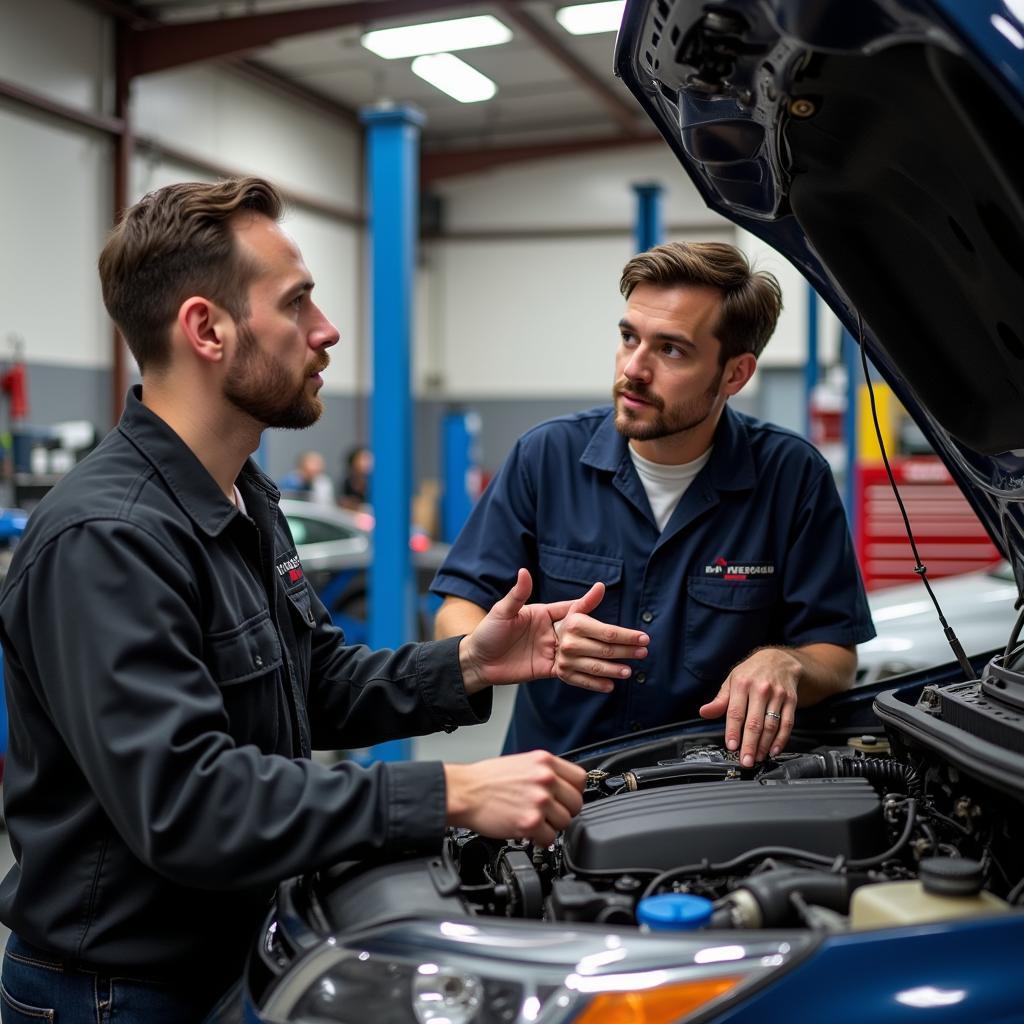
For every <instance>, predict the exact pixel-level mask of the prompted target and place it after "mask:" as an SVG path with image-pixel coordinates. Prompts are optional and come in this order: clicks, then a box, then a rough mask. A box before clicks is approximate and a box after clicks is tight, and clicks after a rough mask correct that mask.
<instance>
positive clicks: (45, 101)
mask: <svg viewBox="0 0 1024 1024" xmlns="http://www.w3.org/2000/svg"><path fill="white" fill-rule="evenodd" d="M0 98H2V99H5V100H11V101H12V102H14V103H17V104H19V105H20V106H23V107H28V108H29V109H31V110H38V111H42V112H43V113H44V114H49V115H50V116H52V117H56V118H58V119H59V120H61V121H66V122H67V123H69V124H74V125H79V126H81V127H85V128H95V129H96V131H99V132H104V133H105V134H107V135H113V136H114V137H117V136H118V135H120V134H121V133H122V132H123V131H124V121H122V120H121V118H119V117H107V116H106V115H105V114H94V113H92V112H91V111H88V110H82V109H80V108H78V107H72V106H69V105H68V104H66V103H61V102H59V101H58V100H52V99H50V98H49V97H48V96H43V95H42V94H41V93H37V92H32V91H31V90H29V89H25V88H23V87H22V86H20V85H17V84H16V83H14V82H8V81H7V80H6V79H0Z"/></svg>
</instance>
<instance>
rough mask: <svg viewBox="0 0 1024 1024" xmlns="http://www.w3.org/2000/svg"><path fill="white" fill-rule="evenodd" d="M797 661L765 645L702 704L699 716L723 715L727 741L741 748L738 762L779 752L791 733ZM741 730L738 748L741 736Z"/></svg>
mask: <svg viewBox="0 0 1024 1024" xmlns="http://www.w3.org/2000/svg"><path fill="white" fill-rule="evenodd" d="M802 671H803V665H802V664H801V662H800V661H799V660H798V659H797V658H796V657H795V656H794V655H793V654H791V653H790V652H789V651H787V650H785V649H784V648H781V647H765V648H762V649H761V650H759V651H755V652H754V653H753V654H752V655H751V656H750V657H749V658H747V659H746V661H741V662H740V663H739V664H738V665H737V666H736V667H735V668H734V669H733V670H732V671H731V672H730V673H729V677H728V678H727V679H726V680H725V682H724V683H722V688H721V689H720V690H719V691H718V696H717V697H715V699H714V700H712V701H710V702H709V703H707V704H705V705H704V706H703V707H702V708H700V716H701V717H702V718H718V717H719V716H720V715H721V714H722V713H723V712H724V713H725V745H726V747H728V748H729V750H735V749H736V748H737V747H740V764H742V765H743V766H744V767H745V768H750V767H752V766H753V765H754V763H755V762H757V761H763V760H764V759H765V758H766V757H767V756H768V754H769V753H771V755H772V757H774V756H775V755H776V754H778V753H779V752H780V751H781V750H782V749H783V748H784V747H785V746H786V742H787V740H788V739H789V734H790V733H791V732H792V731H793V720H794V716H795V713H796V699H797V684H798V683H799V681H800V674H801V672H802ZM741 733H742V746H740V739H741V736H740V734H741Z"/></svg>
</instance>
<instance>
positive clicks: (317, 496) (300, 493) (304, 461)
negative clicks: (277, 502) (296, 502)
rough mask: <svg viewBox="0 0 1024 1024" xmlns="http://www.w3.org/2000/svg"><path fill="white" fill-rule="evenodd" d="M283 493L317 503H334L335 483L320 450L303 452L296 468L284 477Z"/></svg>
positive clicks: (296, 462) (331, 504)
mask: <svg viewBox="0 0 1024 1024" xmlns="http://www.w3.org/2000/svg"><path fill="white" fill-rule="evenodd" d="M278 486H279V487H280V488H281V493H282V494H284V495H286V496H287V497H294V498H301V499H302V500H303V501H311V502H313V504H315V505H328V506H332V507H333V505H334V484H333V483H332V482H331V478H330V477H329V476H328V475H327V473H326V472H325V466H324V457H323V456H322V455H321V454H320V453H319V452H313V451H309V452H302V454H301V455H299V457H298V458H297V459H296V460H295V468H294V469H292V470H291V471H290V472H288V473H286V474H285V475H284V477H282V479H281V482H280V484H279V485H278Z"/></svg>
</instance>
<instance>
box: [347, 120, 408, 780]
mask: <svg viewBox="0 0 1024 1024" xmlns="http://www.w3.org/2000/svg"><path fill="white" fill-rule="evenodd" d="M360 120H361V121H362V122H363V124H364V125H365V126H366V143H365V144H366V180H367V186H368V190H369V207H370V216H369V239H370V268H371V269H370V276H371V303H370V306H371V323H372V335H373V397H372V403H371V404H372V412H371V426H370V443H371V447H372V449H373V511H374V520H375V526H374V531H373V563H372V564H371V566H370V588H369V590H370V607H369V613H370V614H369V632H370V646H371V647H373V648H380V647H390V648H394V647H398V646H400V645H401V644H403V643H406V642H408V641H410V640H412V638H413V636H414V635H415V634H414V633H413V622H414V617H413V615H414V601H415V588H414V580H413V573H412V557H411V555H410V552H409V511H410V504H411V501H412V444H413V433H412V397H411V369H410V367H411V356H410V350H411V340H410V339H411V334H412V304H413V286H414V279H413V273H414V268H415V265H416V264H415V255H416V242H417V235H418V230H419V224H418V215H419V135H420V127H421V126H422V124H423V120H424V118H423V115H422V114H420V113H419V111H417V110H414V109H412V108H410V107H398V106H391V105H388V106H378V107H370V108H367V109H365V110H363V111H362V112H361V113H360ZM411 754H412V743H411V741H410V740H391V741H389V742H387V743H381V744H378V745H377V746H375V747H371V748H370V750H369V753H368V757H367V758H362V757H359V756H356V758H355V759H356V760H370V761H398V760H406V759H408V758H409V757H410V756H411Z"/></svg>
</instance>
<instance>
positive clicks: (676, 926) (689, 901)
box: [636, 892, 714, 932]
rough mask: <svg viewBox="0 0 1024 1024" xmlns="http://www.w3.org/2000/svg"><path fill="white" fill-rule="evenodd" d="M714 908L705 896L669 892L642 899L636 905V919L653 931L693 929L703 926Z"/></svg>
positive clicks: (709, 918)
mask: <svg viewBox="0 0 1024 1024" xmlns="http://www.w3.org/2000/svg"><path fill="white" fill-rule="evenodd" d="M712 910H714V906H713V904H712V903H711V900H709V899H705V898H704V897H703V896H692V895H690V894H689V893H684V892H667V893H663V894H662V895H661V896H649V897H648V898H647V899H645V900H641V901H640V902H639V903H638V904H637V906H636V920H637V923H638V924H642V925H644V924H645V925H647V927H648V928H650V929H651V931H661V932H667V931H691V930H693V929H696V928H703V927H704V925H706V924H707V923H708V921H710V920H711V912H712Z"/></svg>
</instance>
